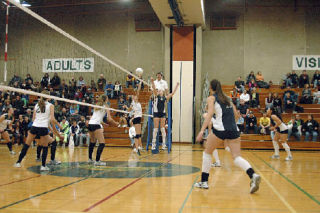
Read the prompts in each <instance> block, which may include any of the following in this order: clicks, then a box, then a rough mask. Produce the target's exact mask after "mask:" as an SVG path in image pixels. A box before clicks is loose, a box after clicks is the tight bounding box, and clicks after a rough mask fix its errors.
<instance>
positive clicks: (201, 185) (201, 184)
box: [194, 181, 209, 189]
mask: <svg viewBox="0 0 320 213" xmlns="http://www.w3.org/2000/svg"><path fill="white" fill-rule="evenodd" d="M194 187H196V188H202V189H209V186H208V182H207V181H206V182H198V183H195V184H194Z"/></svg>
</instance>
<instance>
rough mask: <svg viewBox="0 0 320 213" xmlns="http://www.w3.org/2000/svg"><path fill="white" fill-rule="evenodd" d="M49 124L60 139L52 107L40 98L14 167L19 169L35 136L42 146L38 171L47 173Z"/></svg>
mask: <svg viewBox="0 0 320 213" xmlns="http://www.w3.org/2000/svg"><path fill="white" fill-rule="evenodd" d="M42 93H43V94H47V92H46V91H45V92H42ZM49 122H50V123H51V124H52V127H53V128H52V129H53V131H54V132H55V134H56V135H59V136H60V137H62V136H61V135H60V134H59V133H58V131H57V130H56V128H55V125H56V124H58V122H57V120H56V119H55V117H54V106H53V105H52V104H51V103H49V102H48V100H46V99H44V98H43V97H41V98H40V100H39V102H38V103H37V104H36V106H35V107H34V111H33V124H32V127H31V129H30V131H29V133H28V137H27V139H26V143H25V144H24V145H23V147H22V150H21V152H20V155H19V159H18V161H17V162H16V163H15V165H14V167H18V168H20V167H21V161H22V160H23V158H24V157H25V155H26V154H27V151H28V149H29V147H30V144H31V143H32V141H33V140H34V139H35V138H36V136H39V137H40V144H41V145H42V147H43V148H42V165H41V167H40V171H48V170H50V169H49V168H48V167H47V166H46V160H47V155H48V144H49V142H50V136H49V135H48V134H49V130H48V128H49Z"/></svg>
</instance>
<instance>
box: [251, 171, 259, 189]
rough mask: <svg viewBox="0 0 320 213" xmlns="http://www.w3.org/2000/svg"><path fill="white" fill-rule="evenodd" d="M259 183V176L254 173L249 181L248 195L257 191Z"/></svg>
mask: <svg viewBox="0 0 320 213" xmlns="http://www.w3.org/2000/svg"><path fill="white" fill-rule="evenodd" d="M260 182H261V177H260V175H258V174H256V173H254V174H253V176H252V178H251V181H250V194H253V193H255V192H256V191H258V190H259V185H260Z"/></svg>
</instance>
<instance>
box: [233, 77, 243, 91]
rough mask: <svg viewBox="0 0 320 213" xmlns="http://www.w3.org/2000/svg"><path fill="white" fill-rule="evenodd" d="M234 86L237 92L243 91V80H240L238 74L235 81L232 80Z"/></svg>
mask: <svg viewBox="0 0 320 213" xmlns="http://www.w3.org/2000/svg"><path fill="white" fill-rule="evenodd" d="M234 86H235V88H236V90H237V92H238V93H242V92H243V90H244V87H245V84H244V81H242V79H241V76H239V77H238V79H237V81H235V82H234Z"/></svg>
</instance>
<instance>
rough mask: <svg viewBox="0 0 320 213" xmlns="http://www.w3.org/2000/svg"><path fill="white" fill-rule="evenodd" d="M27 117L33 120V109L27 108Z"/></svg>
mask: <svg viewBox="0 0 320 213" xmlns="http://www.w3.org/2000/svg"><path fill="white" fill-rule="evenodd" d="M24 116H25V117H28V119H29V121H32V116H33V115H32V111H31V109H27V112H26V114H25V115H24Z"/></svg>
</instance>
